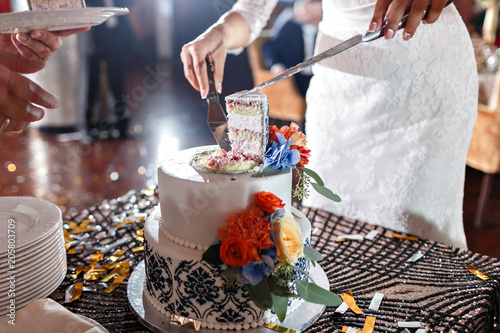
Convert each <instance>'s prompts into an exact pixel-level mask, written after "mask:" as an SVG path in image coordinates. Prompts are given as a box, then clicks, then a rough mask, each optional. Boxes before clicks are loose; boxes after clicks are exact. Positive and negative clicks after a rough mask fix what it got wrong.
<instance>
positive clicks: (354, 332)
mask: <svg viewBox="0 0 500 333" xmlns="http://www.w3.org/2000/svg"><path fill="white" fill-rule="evenodd" d="M357 332H358V330H357V329H356V328H352V327H348V328H347V331H346V333H357Z"/></svg>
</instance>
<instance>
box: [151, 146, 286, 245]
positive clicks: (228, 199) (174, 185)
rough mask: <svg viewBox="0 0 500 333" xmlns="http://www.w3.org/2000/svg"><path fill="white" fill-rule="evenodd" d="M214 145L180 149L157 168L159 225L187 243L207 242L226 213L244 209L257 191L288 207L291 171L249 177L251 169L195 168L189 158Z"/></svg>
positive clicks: (212, 240) (211, 241)
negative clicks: (248, 170) (280, 201)
mask: <svg viewBox="0 0 500 333" xmlns="http://www.w3.org/2000/svg"><path fill="white" fill-rule="evenodd" d="M214 149H217V146H205V147H197V148H192V149H188V150H184V151H182V152H180V153H179V154H177V155H176V156H175V157H174V158H173V159H171V160H168V161H165V162H163V163H162V164H161V166H160V168H159V170H158V188H159V196H160V203H161V205H160V207H161V215H162V224H163V226H164V227H165V228H166V229H167V230H168V231H169V232H170V233H171V234H173V235H175V236H176V237H179V239H183V240H186V241H189V242H190V243H195V244H197V245H198V244H201V245H210V244H212V243H213V242H214V241H215V240H216V239H217V228H223V227H225V220H226V218H227V217H228V216H230V215H232V214H234V213H237V212H240V211H244V210H246V209H247V208H248V206H249V203H250V202H253V196H254V195H255V193H258V192H261V191H267V192H271V193H273V194H275V195H277V196H278V197H279V198H280V199H281V200H283V202H284V203H285V204H286V205H288V206H290V204H291V187H292V173H291V172H289V173H285V174H279V175H274V176H270V177H252V174H253V172H246V173H239V174H229V173H215V172H203V171H197V170H195V169H194V168H193V167H192V166H191V165H190V161H191V159H192V157H193V156H195V155H196V154H199V153H201V152H203V151H207V150H214Z"/></svg>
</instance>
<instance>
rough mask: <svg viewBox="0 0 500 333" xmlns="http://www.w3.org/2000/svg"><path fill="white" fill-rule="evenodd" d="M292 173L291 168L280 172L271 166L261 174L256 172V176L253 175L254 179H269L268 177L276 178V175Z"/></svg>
mask: <svg viewBox="0 0 500 333" xmlns="http://www.w3.org/2000/svg"><path fill="white" fill-rule="evenodd" d="M289 172H290V169H289V168H285V169H283V170H280V169H274V168H272V167H270V166H268V167H266V168H264V169H263V170H262V171H259V172H255V173H254V174H252V177H267V176H274V175H277V174H282V173H283V174H286V173H289Z"/></svg>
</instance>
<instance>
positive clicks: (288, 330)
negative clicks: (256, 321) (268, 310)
mask: <svg viewBox="0 0 500 333" xmlns="http://www.w3.org/2000/svg"><path fill="white" fill-rule="evenodd" d="M264 327H266V328H268V329H270V330H273V331H276V332H280V333H295V330H292V329H291V328H286V327H282V326H279V325H276V324H273V323H269V324H267V325H265V326H264Z"/></svg>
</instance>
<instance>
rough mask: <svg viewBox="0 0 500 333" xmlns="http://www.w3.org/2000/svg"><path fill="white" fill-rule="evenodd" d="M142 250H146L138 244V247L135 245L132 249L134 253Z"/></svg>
mask: <svg viewBox="0 0 500 333" xmlns="http://www.w3.org/2000/svg"><path fill="white" fill-rule="evenodd" d="M141 251H144V246H138V247H134V248H133V249H132V252H134V253H136V252H141Z"/></svg>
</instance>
